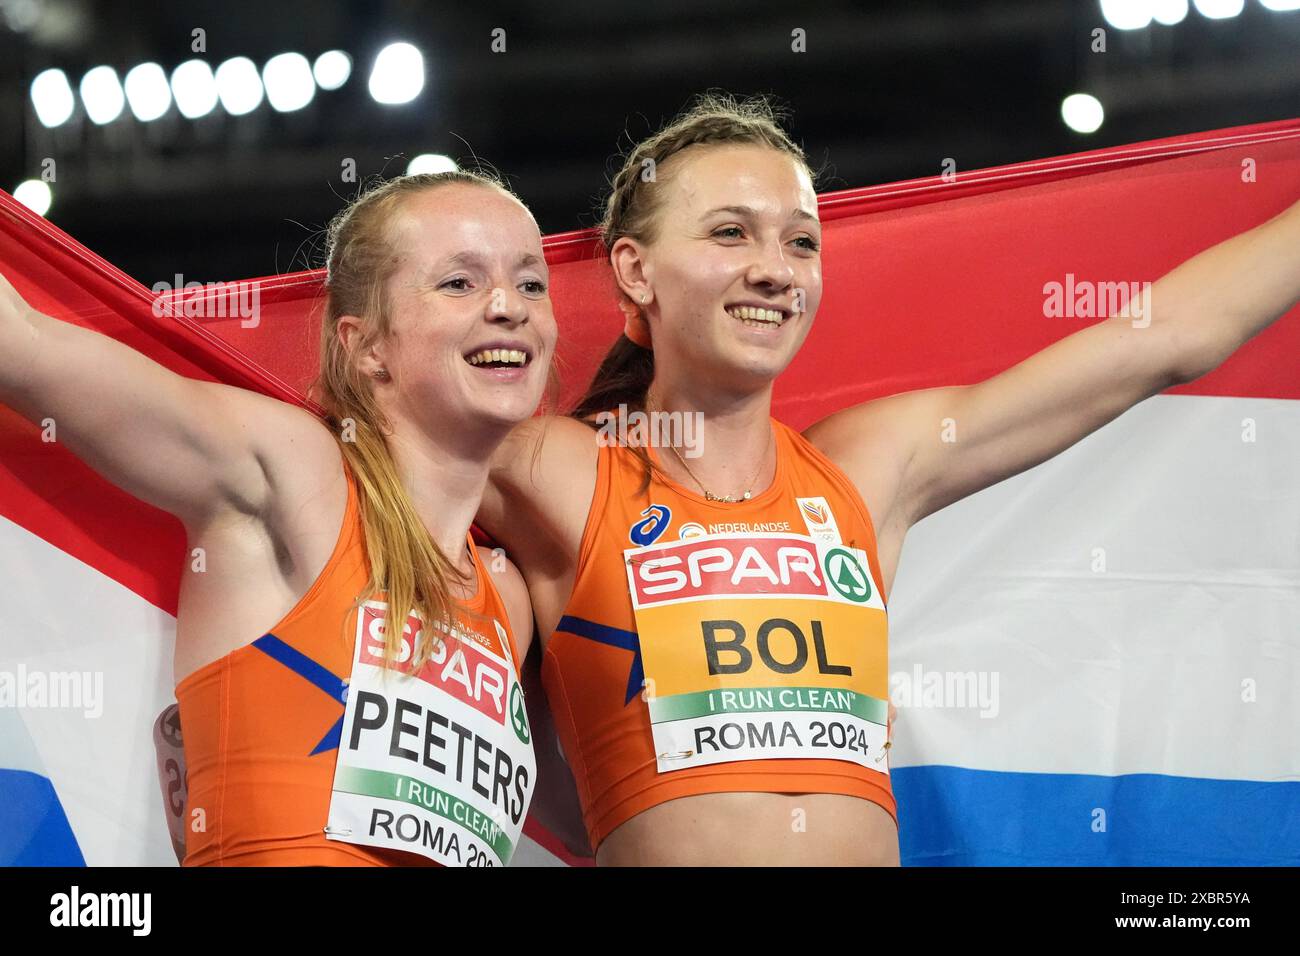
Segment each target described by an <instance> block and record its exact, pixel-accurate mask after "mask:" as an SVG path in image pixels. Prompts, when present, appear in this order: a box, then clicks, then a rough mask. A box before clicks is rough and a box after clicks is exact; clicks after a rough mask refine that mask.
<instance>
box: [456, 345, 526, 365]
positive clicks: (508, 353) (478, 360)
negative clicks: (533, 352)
mask: <svg viewBox="0 0 1300 956" xmlns="http://www.w3.org/2000/svg"><path fill="white" fill-rule="evenodd" d="M527 360H528V356H527V354H526V353H524V352H521V351H519V349H484V350H483V351H481V352H475V353H474V354H473V355H471V356H469V358H468V359H466V361H467V362H469V364H470V365H485V364H486V363H488V362H509V363H510V364H511V365H523V364H524V363H525V362H527Z"/></svg>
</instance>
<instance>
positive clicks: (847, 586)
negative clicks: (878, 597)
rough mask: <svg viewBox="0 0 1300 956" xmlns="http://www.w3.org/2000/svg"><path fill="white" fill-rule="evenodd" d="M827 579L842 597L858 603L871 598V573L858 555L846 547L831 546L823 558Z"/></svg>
mask: <svg viewBox="0 0 1300 956" xmlns="http://www.w3.org/2000/svg"><path fill="white" fill-rule="evenodd" d="M822 567H823V568H825V570H826V580H827V581H828V582H829V583H830V586H831V587H833V588H834V589H835V590H836V591H838V592H839V595H840V597H843V598H845V599H847V600H849V601H854V602H856V603H858V604H865V603H866V602H867V601H870V600H871V575H869V574H867V569H866V568H864V567H863V566H862V562H861V561H859V560H858V556H857V555H856V554H854V553H853V552H852V551H848V550H846V549H845V548H831V549H830V550H828V551H827V552H826V556H825V557H824V558H823V559H822Z"/></svg>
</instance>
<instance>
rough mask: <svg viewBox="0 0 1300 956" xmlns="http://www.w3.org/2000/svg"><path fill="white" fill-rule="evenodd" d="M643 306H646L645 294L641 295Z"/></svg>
mask: <svg viewBox="0 0 1300 956" xmlns="http://www.w3.org/2000/svg"><path fill="white" fill-rule="evenodd" d="M641 304H642V305H645V293H644V292H642V293H641Z"/></svg>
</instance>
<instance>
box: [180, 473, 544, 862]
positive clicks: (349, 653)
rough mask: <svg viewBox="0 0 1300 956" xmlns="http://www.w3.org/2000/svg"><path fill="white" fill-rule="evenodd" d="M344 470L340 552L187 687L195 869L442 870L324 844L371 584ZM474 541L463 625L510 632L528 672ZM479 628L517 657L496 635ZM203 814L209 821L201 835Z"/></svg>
mask: <svg viewBox="0 0 1300 956" xmlns="http://www.w3.org/2000/svg"><path fill="white" fill-rule="evenodd" d="M344 471H345V473H346V474H347V482H348V503H347V510H346V511H345V513H344V516H343V525H342V527H341V529H340V531H339V537H338V542H337V543H336V544H335V546H334V553H333V554H332V555H330V559H329V561H328V562H327V563H326V565H325V568H324V569H323V570H322V571H321V573H320V576H319V577H317V579H316V581H315V582H314V583H313V584H312V586H311V588H309V589H308V591H307V593H306V594H304V595H303V597H302V600H300V601H299V602H298V604H297V606H296V607H294V609H293V610H291V611H290V612H289V613H288V614H287V615H285V617H284V618H283V619H282V620H281V621H280V622H279V623H278V624H276V625H275V626H274V627H272V628H271V629H270V631H268V632H267V633H266V634H265V635H263V636H262V637H260V638H258V639H257V640H256V641H254V642H253V643H252V644H247V645H245V646H243V647H240V648H237V649H236V650H234V651H232V652H231V653H229V654H227V655H226V656H225V657H223V658H221V659H219V660H216V661H213V662H212V663H211V664H207V665H205V666H204V667H201V668H200V669H199V670H197V671H195V672H194V673H193V674H191V675H190V676H188V677H186V678H185V679H184V680H183V681H181V682H180V683H179V684H178V685H177V686H176V699H177V701H178V702H179V704H180V713H181V728H182V734H183V739H184V744H185V762H186V766H187V773H188V788H189V800H188V803H187V806H186V854H185V860H184V865H185V866H434V865H436V864H435V863H434V862H433V861H432V860H429V859H427V858H426V857H423V856H420V855H417V854H414V853H405V852H402V851H399V850H386V849H378V848H373V847H366V846H360V845H357V844H352V843H344V842H340V841H336V840H329V839H326V837H325V834H324V827H325V824H326V820H327V817H328V811H329V805H330V794H331V790H332V787H333V783H334V766H335V761H336V758H337V757H338V752H339V740H340V737H341V733H342V730H343V712H344V702H345V701H346V699H347V688H346V684H345V681H347V680H348V678H349V677H350V675H351V673H352V662H353V658H354V654H355V646H356V629H357V628H356V614H357V612H356V611H355V610H353V609H352V603H353V601H355V600H356V598H357V597H358V596H359V595H360V594H361V591H362V590H363V589H364V587H365V585H366V583H367V581H368V580H369V574H370V567H369V563H368V561H367V557H366V550H365V537H364V530H363V528H362V524H361V517H360V512H359V508H358V501H357V488H356V481H355V479H354V477H353V475H352V473H351V470H350V469H348V467H347V465H346V464H345V465H344ZM467 542H468V544H469V547H470V552H471V553H472V554H473V555H474V566H475V571H476V573H477V576H478V589H477V591H476V593H475V596H474V597H473V598H472V599H470V600H468V601H465V602H463V603H462V605H461V607H462V609H463V612H466V613H463V614H462V615H461V616H462V619H463V620H474V619H475V618H476V617H477V615H479V614H483V615H486V616H487V617H489V618H496V619H497V620H498V621H500V622H501V623H502V624H503V625H505V628H506V636H507V639H508V640H509V641H510V654H509V657H510V659H511V660H513V661H515V662H516V663H515V667H516V670H517V669H518V666H519V665H518V660H519V654H518V653H517V650H516V647H515V642H514V636H513V632H512V631H511V630H510V625H509V618H508V617H507V615H506V611H505V607H504V605H503V604H502V602H501V598H500V596H499V595H498V594H497V592H496V589H495V587H493V585H492V581H491V579H490V577H489V576H488V574H487V572H486V571H485V570H484V568H483V565H482V563H481V562H480V561H479V557H478V552H477V551H476V550H475V549H474V542H473V540H472V539H470V538H468V537H467ZM382 597H383V596H382V595H379V597H378V598H377V600H381V599H382ZM345 619H346V621H347V626H346V628H345V627H344V626H343V621H344V620H345ZM475 630H476V631H478V632H479V633H480V635H481V636H483V637H485V638H487V639H489V640H490V641H493V642H495V646H494V647H493V648H492V649H493V650H494V651H495V652H496V653H498V654H502V656H506V655H505V654H503V653H502V648H501V647H500V639H499V637H497V636H496V635H495V629H494V628H491V627H486V628H482V627H480V628H476V629H475ZM196 810H202V811H203V826H204V828H203V830H201V831H200V832H195V815H194V813H195V811H196Z"/></svg>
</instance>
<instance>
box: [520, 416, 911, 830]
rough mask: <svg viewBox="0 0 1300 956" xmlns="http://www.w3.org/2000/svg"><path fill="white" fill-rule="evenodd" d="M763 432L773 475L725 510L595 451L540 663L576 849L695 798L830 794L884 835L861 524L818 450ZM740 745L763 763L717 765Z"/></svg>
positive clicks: (868, 558) (611, 451) (877, 670)
mask: <svg viewBox="0 0 1300 956" xmlns="http://www.w3.org/2000/svg"><path fill="white" fill-rule="evenodd" d="M772 428H773V431H774V436H775V442H776V450H777V463H776V474H775V479H774V480H773V482H772V484H771V486H770V487H769V488H768V489H767V490H766V491H764V492H762V493H761V494H759V495H757V496H755V497H754V498H752V499H751V500H749V501H744V502H737V503H730V502H716V501H709V500H707V499H706V498H705V497H704V496H702V495H700V494H697V493H696V492H695V491H693V490H691V489H689V488H686V487H683V486H682V485H680V484H677V483H676V482H674V481H672V480H671V479H669V478H667V477H666V476H665V475H663V474H662V473H661V472H660V471H659V470H658V469H655V470H654V471H653V473H652V476H651V481H650V485H649V487H648V488H647V489H646V490H645V491H641V490H640V488H641V485H642V482H643V480H644V479H643V476H644V473H645V468H644V465H643V464H642V462H641V460H640V459H639V458H638V457H637V456H636V454H635V452H634V451H632V450H631V449H629V448H627V447H620V446H618V445H617V444H614V443H609V442H602V443H601V447H600V448H599V453H598V460H597V469H596V475H597V477H596V490H595V494H594V496H593V498H592V502H591V509H590V512H589V513H588V517H587V524H586V528H585V530H584V532H583V537H582V545H581V549H580V552H579V557H578V567H577V571H576V577H575V582H574V588H573V593H572V596H571V597H570V599H569V602H568V604H567V605H566V607H565V612H564V616H563V618H562V619H561V621H560V623H559V625H558V627H557V628H556V630H555V632H554V634H553V635H552V636H551V638H550V640H549V641H548V642H547V647H546V651H545V654H544V657H543V667H542V676H543V683H544V686H545V688H546V692H547V696H548V699H549V702H550V706H551V709H552V712H553V713H554V716H555V724H556V729H557V733H558V735H559V738H560V743H561V746H562V747H563V750H564V753H565V755H566V757H567V759H568V762H569V765H570V767H571V768H572V770H573V774H574V778H575V780H576V783H577V788H578V794H579V797H580V799H581V801H582V809H583V816H584V819H585V822H586V827H587V832H588V836H589V838H590V840H591V845H592V848H593V849H594V848H596V847H598V846H599V845H600V843H601V841H602V840H604V839H605V837H606V836H608V835H609V833H610V832H611V831H613V830H614V829H615V828H616V827H617V826H619V824H621V823H623V822H624V821H626V820H628V819H630V818H632V817H634V816H636V815H637V814H639V813H641V812H642V811H644V810H647V809H649V808H650V807H653V806H656V805H658V804H660V803H664V802H665V801H668V800H673V799H676V798H678V797H684V796H691V795H694V794H700V793H717V792H732V791H759V792H769V793H837V794H846V795H850V796H855V797H860V798H862V799H865V800H870V801H873V802H874V803H877V804H879V805H880V806H881V807H883V808H884V809H885V810H887V811H888V812H889V814H890V815H891V816H892V817H893V818H894V821H895V824H897V820H898V816H897V812H896V808H895V803H894V797H893V792H892V789H891V787H890V780H889V775H888V762H887V758H886V757H885V753H884V750H883V749H882V747H881V745H882V744H883V742H884V740H885V734H886V715H885V711H886V708H887V706H888V703H887V701H888V685H887V680H888V657H887V633H888V625H887V615H886V608H885V605H884V599H883V594H882V593H881V582H882V580H883V579H882V577H881V573H880V565H879V560H878V556H877V550H876V539H875V532H874V530H873V526H872V523H871V518H870V516H869V515H868V513H867V509H866V506H865V504H864V503H863V501H862V498H861V496H860V495H859V494H858V492H857V490H856V488H855V487H854V486H853V484H852V483H851V482H850V481H849V480H848V478H847V477H846V476H845V475H844V473H843V472H841V471H840V469H839V468H838V467H836V466H835V465H834V464H833V463H832V462H831V461H830V460H829V459H828V458H826V456H825V455H823V454H822V453H821V452H820V451H818V450H817V449H816V448H815V447H813V446H812V444H811V443H809V442H808V441H807V440H806V439H805V438H804V437H803V436H802V435H800V434H799V433H798V432H796V431H794V430H793V429H791V428H789V427H787V426H785V425H783V424H781V423H780V422H778V421H776V420H775V419H772ZM650 454H651V456H652V457H653V456H654V455H655V452H654V451H653V450H651V452H650ZM639 548H647V549H649V550H646V551H637V552H633V551H632V549H639ZM863 558H865V561H863V560H862V559H863ZM868 568H869V570H868ZM868 575H869V577H868ZM715 598H716V600H715ZM634 604H635V605H636V606H634ZM650 630H653V631H654V638H653V639H650V638H649V637H648V633H649V631H650ZM850 672H853V673H850ZM849 686H852V687H855V688H857V691H858V692H855V691H852V690H846V689H845V688H847V687H849ZM861 691H865V692H864V693H859V692H861ZM714 711H718V713H714ZM723 711H725V712H726V713H722V712H723ZM678 718H681V719H678ZM652 721H653V727H652ZM678 727H685V728H686V732H685V733H676V734H675V735H674V733H675V731H674V728H678ZM865 731H870V733H869V734H867V733H866V732H865ZM661 735H662V736H661ZM832 744H833V745H834V747H832V746H831V745H832ZM796 745H797V746H796ZM792 747H793V748H794V749H791V748H792ZM846 747H848V748H850V749H848V750H846V749H845V748H846ZM835 748H838V749H837V750H836V753H837V754H839V755H840V757H839V758H837V759H822V758H821V756H820V755H821V754H822V753H829V752H831V750H832V749H835ZM796 752H797V753H800V754H810V753H815V754H817V755H818V756H817V757H810V758H805V757H802V756H799V757H791V756H790V754H792V753H796ZM859 752H860V753H861V754H862V755H863V756H862V757H861V758H859V757H858V754H859ZM746 753H749V754H755V753H757V754H762V755H763V756H762V758H761V759H758V758H756V759H737V758H736V755H737V754H746ZM769 755H770V756H769ZM844 756H847V757H848V758H849V759H842V758H843V757H844ZM882 758H884V759H883V760H882ZM700 761H708V762H707V763H700ZM854 761H858V762H854ZM863 764H866V765H867V766H864V765H863ZM869 767H876V768H880V769H869Z"/></svg>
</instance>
